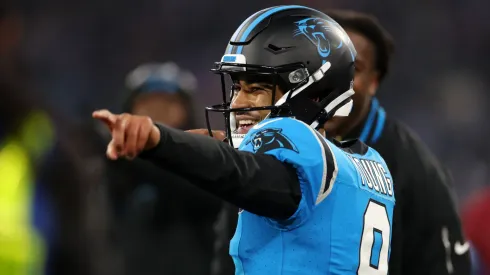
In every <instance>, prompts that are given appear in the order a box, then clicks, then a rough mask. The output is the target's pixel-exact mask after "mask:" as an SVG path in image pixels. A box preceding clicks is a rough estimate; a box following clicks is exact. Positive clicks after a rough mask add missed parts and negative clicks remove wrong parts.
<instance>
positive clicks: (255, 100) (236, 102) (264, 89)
mask: <svg viewBox="0 0 490 275" xmlns="http://www.w3.org/2000/svg"><path fill="white" fill-rule="evenodd" d="M273 88H274V87H273V85H272V84H270V83H268V82H247V81H245V80H236V81H235V82H234V85H233V101H232V103H231V108H252V107H264V106H270V105H271V102H272V94H273V93H272V89H273ZM282 95H283V92H282V91H281V89H280V88H279V87H278V86H276V92H275V99H274V102H276V101H277V100H278V99H279V98H281V96H282ZM269 113H270V111H269V110H261V111H249V112H237V113H235V114H234V115H235V119H236V124H237V125H236V129H237V130H236V133H237V134H246V133H248V131H249V130H250V129H251V128H252V127H253V126H254V125H255V124H257V123H259V122H260V121H262V120H263V119H264V118H265V117H267V115H268V114H269Z"/></svg>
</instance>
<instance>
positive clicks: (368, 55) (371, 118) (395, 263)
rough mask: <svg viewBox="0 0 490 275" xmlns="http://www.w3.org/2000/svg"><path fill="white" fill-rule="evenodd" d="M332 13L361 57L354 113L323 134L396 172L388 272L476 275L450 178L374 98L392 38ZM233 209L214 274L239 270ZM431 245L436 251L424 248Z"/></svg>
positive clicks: (367, 18)
mask: <svg viewBox="0 0 490 275" xmlns="http://www.w3.org/2000/svg"><path fill="white" fill-rule="evenodd" d="M327 14H328V15H329V16H330V17H331V18H332V19H334V20H335V21H336V22H337V23H339V24H340V25H341V26H342V27H343V28H344V29H345V31H346V32H347V34H348V35H349V37H350V38H351V41H352V43H353V44H354V46H355V48H356V50H357V57H356V62H355V63H356V64H355V68H356V72H355V80H354V90H355V91H356V93H355V94H354V96H353V97H352V99H353V102H354V106H353V109H352V113H351V114H350V115H349V116H348V117H334V118H333V119H330V120H328V121H327V123H326V125H325V130H326V132H327V134H328V135H329V136H331V137H336V138H337V139H342V140H349V139H356V138H358V139H360V140H361V141H363V142H365V143H366V144H367V145H368V146H370V147H372V148H374V149H375V150H376V151H378V152H379V153H380V154H381V156H383V158H384V159H385V160H386V163H387V164H388V168H389V169H390V171H391V172H392V176H393V178H394V182H395V196H396V198H397V207H396V208H395V213H394V221H393V239H392V254H391V256H390V268H389V270H390V275H399V274H419V275H423V274H440V275H442V274H462V275H463V274H470V258H469V253H468V251H469V249H468V248H469V244H468V243H467V242H465V241H464V237H463V234H462V230H461V223H460V219H459V216H458V212H457V210H456V208H455V207H454V202H453V198H452V179H451V177H450V176H449V174H448V172H447V171H446V170H445V169H444V168H443V166H442V165H441V164H440V162H439V161H438V160H437V159H436V158H435V157H434V156H433V154H432V153H431V152H430V151H429V150H428V148H427V147H426V145H425V144H423V143H422V141H421V140H420V138H419V137H417V135H416V134H415V133H414V132H413V131H412V130H411V129H410V128H408V127H407V126H406V125H405V124H403V123H401V122H400V121H397V120H396V119H394V118H392V117H391V116H389V114H387V113H386V112H385V110H384V108H383V106H382V105H381V104H380V103H379V101H378V100H377V99H376V98H375V94H376V92H377V91H378V89H379V86H380V85H382V83H383V81H384V79H385V76H386V75H387V74H388V73H389V64H390V59H391V57H392V55H393V51H394V45H393V40H392V38H391V36H390V34H389V33H388V32H387V31H386V30H385V29H384V28H383V26H382V25H381V24H380V23H379V22H378V20H377V19H376V18H374V17H373V16H371V15H368V14H364V13H360V12H355V11H350V10H330V11H327ZM234 208H235V207H234V206H230V205H225V206H224V207H223V208H222V211H221V213H220V215H219V219H218V222H217V225H218V226H216V242H215V250H216V253H215V258H214V260H213V265H212V271H213V272H212V274H213V275H221V274H229V272H230V270H232V269H233V262H232V261H231V260H230V259H229V256H228V253H227V250H228V246H227V245H226V243H225V242H224V240H226V239H228V240H229V239H230V238H231V237H230V235H232V234H233V232H234V227H233V225H232V224H233V222H236V215H235V214H234V213H235V212H236V210H234ZM425 247H427V248H430V249H421V248H425ZM415 262H416V263H417V264H414V263H415Z"/></svg>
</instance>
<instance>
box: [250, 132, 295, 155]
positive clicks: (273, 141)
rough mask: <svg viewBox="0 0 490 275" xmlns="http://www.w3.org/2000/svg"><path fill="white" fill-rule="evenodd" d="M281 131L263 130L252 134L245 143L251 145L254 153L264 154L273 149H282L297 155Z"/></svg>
mask: <svg viewBox="0 0 490 275" xmlns="http://www.w3.org/2000/svg"><path fill="white" fill-rule="evenodd" d="M281 132H282V129H274V128H269V129H264V130H261V131H258V132H256V133H254V134H253V136H252V137H251V138H250V140H249V141H248V142H247V144H249V143H250V142H251V143H252V146H253V151H254V152H255V153H265V152H268V151H271V150H273V149H278V148H283V149H289V150H292V151H295V152H296V153H298V152H299V151H298V149H297V148H296V146H295V145H294V144H293V143H292V142H291V140H289V139H288V138H287V137H286V136H285V135H283V134H282V133H281Z"/></svg>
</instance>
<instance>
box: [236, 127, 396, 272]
mask: <svg viewBox="0 0 490 275" xmlns="http://www.w3.org/2000/svg"><path fill="white" fill-rule="evenodd" d="M358 145H362V146H364V144H358ZM362 146H360V147H362ZM364 148H365V150H363V151H362V152H356V150H352V148H339V147H337V146H335V145H334V144H333V143H331V142H330V141H328V140H327V139H325V138H323V136H321V135H320V134H319V133H318V132H317V131H315V130H314V129H312V128H311V127H309V126H308V125H306V124H304V123H303V122H301V121H299V120H295V119H293V118H273V119H267V120H264V121H262V122H261V123H259V124H258V125H256V126H254V127H253V128H252V129H251V130H250V131H249V133H248V134H247V136H246V137H245V139H244V140H243V142H242V143H241V145H240V148H239V149H240V150H242V151H248V152H253V153H256V154H259V153H262V154H270V155H273V156H275V157H276V158H277V159H279V160H280V161H282V162H286V163H289V164H292V165H293V166H294V167H295V168H296V170H297V174H298V179H299V182H300V185H301V192H302V198H301V201H300V203H299V207H298V209H297V211H296V213H295V214H294V215H293V216H291V217H290V218H289V219H287V220H274V219H270V218H266V217H262V216H258V215H255V214H252V213H250V212H247V211H246V210H245V211H241V212H240V213H239V219H238V225H237V229H236V232H235V235H234V237H233V239H232V240H231V243H230V255H231V256H232V258H233V261H234V263H235V267H236V274H247V275H255V274H257V275H258V274H260V275H264V274H266V275H275V274H283V275H287V274H308V275H317V274H318V275H320V274H321V275H326V274H344V275H345V274H360V275H362V274H387V273H388V259H389V254H390V242H391V225H392V220H393V208H394V206H395V198H394V192H393V181H392V177H391V175H390V172H389V171H388V168H387V166H386V164H385V162H384V160H383V159H382V158H381V156H380V155H379V154H378V153H377V152H376V151H375V150H373V149H371V148H368V147H367V146H364ZM271 173H274V171H271Z"/></svg>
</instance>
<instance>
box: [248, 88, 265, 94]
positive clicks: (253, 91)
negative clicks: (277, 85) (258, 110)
mask: <svg viewBox="0 0 490 275" xmlns="http://www.w3.org/2000/svg"><path fill="white" fill-rule="evenodd" d="M263 90H264V89H263V88H261V87H252V88H250V92H251V93H255V92H258V91H263Z"/></svg>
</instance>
